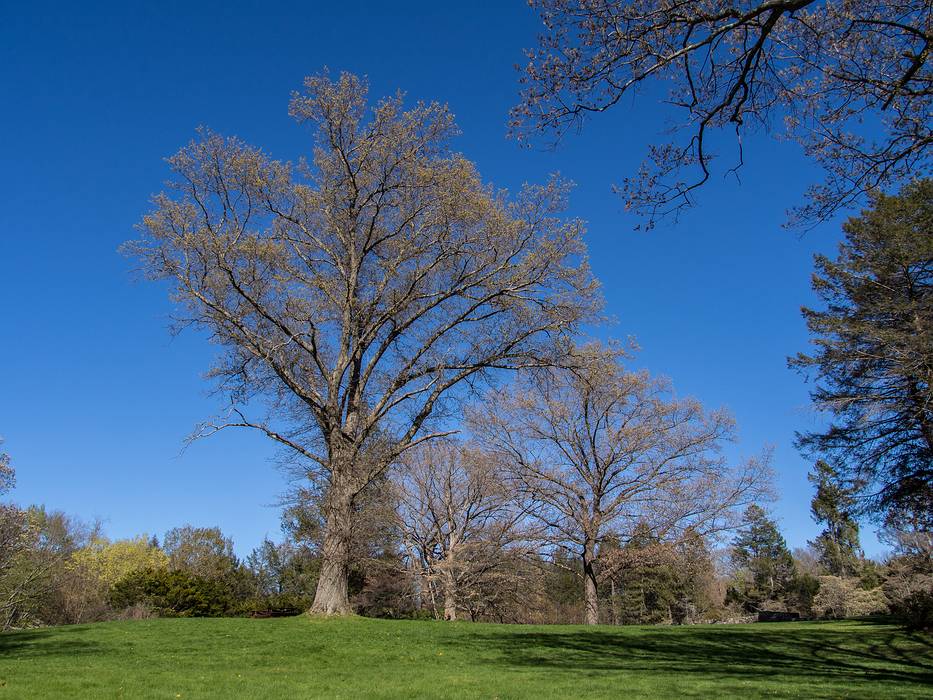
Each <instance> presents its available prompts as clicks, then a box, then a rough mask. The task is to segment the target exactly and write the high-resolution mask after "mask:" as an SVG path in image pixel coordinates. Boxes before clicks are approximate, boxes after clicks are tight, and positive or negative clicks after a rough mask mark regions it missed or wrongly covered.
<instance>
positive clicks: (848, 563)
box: [808, 460, 862, 577]
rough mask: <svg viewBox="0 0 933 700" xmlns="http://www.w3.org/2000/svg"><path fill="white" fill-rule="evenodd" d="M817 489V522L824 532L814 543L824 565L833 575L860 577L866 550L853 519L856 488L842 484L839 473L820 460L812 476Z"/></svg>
mask: <svg viewBox="0 0 933 700" xmlns="http://www.w3.org/2000/svg"><path fill="white" fill-rule="evenodd" d="M808 478H809V480H810V483H811V484H814V485H815V486H816V495H814V496H813V500H812V501H810V513H811V515H812V516H813V519H814V520H815V521H816V522H817V523H820V524H822V525H823V526H824V527H823V531H822V532H821V533H820V535H819V537H817V538H816V539H815V540H814V541H813V542H811V543H810V544H811V545H812V546H813V547H814V549H816V551H817V552H819V555H820V564H822V566H823V568H824V569H825V570H826V572H827V573H828V574H829V575H830V576H842V577H846V576H856V575H858V573H859V572H860V570H861V568H862V566H861V559H862V551H861V548H860V547H859V528H858V523H857V522H855V520H854V519H853V518H852V516H851V512H852V510H853V508H854V507H855V498H854V497H853V493H852V489H851V488H847V487H845V486H844V485H843V484H842V483H841V479H840V476H839V472H838V471H837V470H836V469H835V468H833V467H832V466H830V465H829V464H828V463H826V462H824V461H823V460H818V461H817V463H816V466H815V467H814V470H813V473H811V474H810V475H809V476H808Z"/></svg>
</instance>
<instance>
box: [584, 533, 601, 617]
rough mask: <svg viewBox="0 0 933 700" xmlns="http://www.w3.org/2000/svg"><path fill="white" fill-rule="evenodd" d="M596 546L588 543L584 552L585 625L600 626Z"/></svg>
mask: <svg viewBox="0 0 933 700" xmlns="http://www.w3.org/2000/svg"><path fill="white" fill-rule="evenodd" d="M594 553H595V546H594V545H593V544H592V543H590V542H588V543H586V545H585V546H584V552H583V605H584V619H583V622H584V624H587V625H598V624H599V596H598V594H597V591H596V570H595V569H594V568H593V558H594V557H593V555H594Z"/></svg>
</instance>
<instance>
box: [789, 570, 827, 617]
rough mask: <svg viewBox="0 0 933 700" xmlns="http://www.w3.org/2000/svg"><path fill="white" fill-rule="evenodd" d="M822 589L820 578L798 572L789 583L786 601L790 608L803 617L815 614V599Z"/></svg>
mask: <svg viewBox="0 0 933 700" xmlns="http://www.w3.org/2000/svg"><path fill="white" fill-rule="evenodd" d="M819 590H820V579H819V578H817V577H816V576H814V575H813V574H808V573H801V572H797V573H795V574H794V577H793V578H792V579H791V580H790V582H789V583H788V584H787V590H786V591H785V594H784V601H785V603H786V605H787V607H788V609H790V610H795V611H796V612H799V613H800V614H801V615H802V616H803V617H811V616H812V615H813V599H814V598H815V597H816V594H817V593H818V592H819Z"/></svg>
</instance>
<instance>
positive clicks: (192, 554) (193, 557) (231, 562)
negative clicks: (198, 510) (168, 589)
mask: <svg viewBox="0 0 933 700" xmlns="http://www.w3.org/2000/svg"><path fill="white" fill-rule="evenodd" d="M162 548H163V550H165V553H166V554H167V555H168V563H169V568H170V569H172V570H173V571H187V572H188V573H190V574H194V575H195V576H200V577H202V578H206V579H210V580H213V581H219V580H222V579H228V578H229V577H230V575H231V574H232V572H233V571H234V570H235V569H236V568H237V565H238V562H237V558H236V557H235V556H234V554H233V541H232V540H231V539H230V538H229V537H225V536H224V534H223V533H222V532H221V531H220V528H219V527H194V526H193V525H185V526H183V527H176V528H173V529H171V530H169V531H168V532H166V533H165V537H164V538H163V540H162Z"/></svg>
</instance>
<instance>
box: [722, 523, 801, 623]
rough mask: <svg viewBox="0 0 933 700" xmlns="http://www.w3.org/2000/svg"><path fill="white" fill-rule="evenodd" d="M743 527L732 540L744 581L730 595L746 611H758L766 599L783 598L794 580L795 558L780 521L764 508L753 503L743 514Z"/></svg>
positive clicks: (734, 560) (733, 553)
mask: <svg viewBox="0 0 933 700" xmlns="http://www.w3.org/2000/svg"><path fill="white" fill-rule="evenodd" d="M742 520H743V526H742V528H741V529H740V530H739V533H738V534H737V535H736V538H735V540H734V541H733V543H732V563H733V565H734V566H736V568H737V569H739V571H740V576H741V580H740V581H739V582H738V585H737V586H734V587H733V588H732V589H731V590H730V592H729V598H730V599H732V600H739V601H741V602H742V604H743V606H744V607H745V609H746V610H749V611H752V610H758V609H759V608H760V605H761V603H764V602H765V601H773V600H781V599H782V598H783V597H784V595H785V593H786V592H787V590H788V588H789V587H790V584H791V583H792V581H793V580H794V575H795V568H794V558H793V556H792V555H791V553H790V551H789V550H788V549H787V543H786V542H785V541H784V537H783V536H782V535H781V533H780V531H779V530H778V527H777V524H776V523H775V522H774V521H773V520H771V519H770V518H769V517H768V515H767V514H766V513H765V511H764V510H763V509H762V508H760V507H759V506H756V505H751V506H749V507H748V508H747V509H746V510H745V514H744V515H743V518H742Z"/></svg>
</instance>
